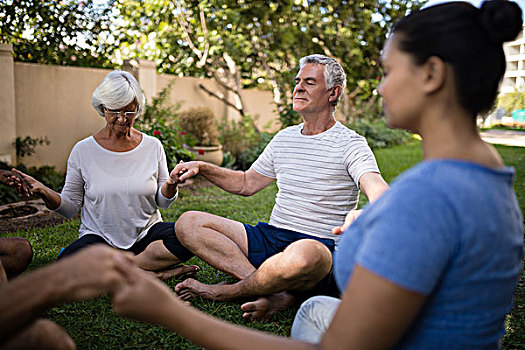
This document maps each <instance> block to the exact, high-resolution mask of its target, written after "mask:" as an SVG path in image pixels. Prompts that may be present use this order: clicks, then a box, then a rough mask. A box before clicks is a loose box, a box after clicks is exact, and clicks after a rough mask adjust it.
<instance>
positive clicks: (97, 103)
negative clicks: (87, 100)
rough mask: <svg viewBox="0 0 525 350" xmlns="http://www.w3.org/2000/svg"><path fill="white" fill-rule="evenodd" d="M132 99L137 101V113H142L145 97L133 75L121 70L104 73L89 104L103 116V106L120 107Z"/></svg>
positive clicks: (109, 107)
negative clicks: (104, 75)
mask: <svg viewBox="0 0 525 350" xmlns="http://www.w3.org/2000/svg"><path fill="white" fill-rule="evenodd" d="M133 101H135V102H136V103H137V106H138V108H139V114H142V113H144V105H145V104H146V98H145V97H144V93H143V92H142V90H141V88H140V85H139V83H138V82H137V80H136V79H135V78H134V77H133V75H131V74H130V73H128V72H124V71H121V70H115V71H113V72H110V73H109V74H108V75H106V77H105V78H104V80H102V82H101V83H100V85H99V86H98V87H97V88H96V89H95V91H94V92H93V96H92V98H91V104H92V105H93V107H94V108H95V109H96V110H97V112H98V114H100V115H101V116H104V107H106V108H107V109H122V108H124V107H126V106H127V105H129V104H130V103H131V102H133Z"/></svg>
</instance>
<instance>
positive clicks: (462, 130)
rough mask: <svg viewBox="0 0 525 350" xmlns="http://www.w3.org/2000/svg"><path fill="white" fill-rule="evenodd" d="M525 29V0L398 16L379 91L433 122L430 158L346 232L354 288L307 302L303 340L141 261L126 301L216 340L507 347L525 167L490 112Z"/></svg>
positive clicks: (123, 305) (199, 338) (398, 115)
mask: <svg viewBox="0 0 525 350" xmlns="http://www.w3.org/2000/svg"><path fill="white" fill-rule="evenodd" d="M521 28H522V17H521V10H520V8H519V6H518V5H517V4H516V3H513V2H509V1H504V0H493V1H486V2H484V3H483V4H482V6H481V8H479V9H478V8H476V7H474V6H472V5H471V4H470V3H466V2H448V3H442V4H438V5H434V6H427V7H426V8H425V9H423V10H421V11H418V12H414V13H413V14H411V15H409V16H407V17H405V18H404V19H402V20H401V21H400V22H398V23H397V24H396V25H395V26H394V28H393V31H392V34H391V35H390V37H389V39H388V40H387V43H386V44H385V47H384V50H383V54H382V57H381V62H382V65H383V68H384V73H385V76H384V79H383V81H382V82H381V85H380V86H379V89H378V91H379V93H380V94H381V95H382V96H383V100H384V106H385V112H386V116H387V123H388V124H389V125H390V126H391V127H394V128H402V129H406V130H410V131H412V132H415V133H418V134H419V135H421V137H422V140H423V141H422V147H423V155H424V161H423V162H422V163H421V164H419V165H418V166H416V167H414V168H413V169H411V170H409V171H407V172H406V173H405V174H403V175H402V176H400V177H399V178H398V179H397V180H396V181H395V182H394V183H393V184H392V186H391V189H390V190H389V191H387V192H386V193H385V194H383V195H382V197H381V198H379V199H378V200H377V201H376V202H375V203H374V204H373V205H371V206H370V207H368V208H366V209H365V210H364V211H363V214H362V215H361V216H360V217H359V218H357V220H356V221H355V222H354V223H353V224H352V225H351V226H350V227H349V228H348V230H346V231H345V232H344V234H343V236H342V238H341V241H340V245H339V248H338V251H337V253H336V258H335V276H336V280H337V282H338V285H339V288H340V289H341V290H344V292H343V295H342V298H341V300H339V299H334V298H327V297H315V298H314V299H310V300H308V301H307V302H306V303H305V304H303V306H302V307H301V309H300V310H299V312H298V315H297V317H296V320H295V322H294V326H293V330H292V337H295V338H299V339H301V340H303V341H299V340H297V339H284V338H279V337H276V336H269V335H265V334H263V333H258V332H256V331H251V330H246V329H241V328H239V327H235V326H232V325H228V324H226V323H224V322H221V321H217V320H214V319H212V318H211V317H210V316H207V315H204V314H202V313H200V312H198V311H196V310H194V309H192V308H189V307H186V306H184V305H182V303H181V302H180V301H178V300H177V299H176V298H174V297H173V296H172V295H171V293H170V292H169V291H168V290H167V289H166V288H163V287H162V285H161V284H159V283H157V282H156V281H154V280H152V279H147V278H146V277H145V276H143V275H142V274H141V273H140V271H139V270H136V269H133V268H132V267H131V266H123V267H122V270H123V271H124V272H125V273H126V274H128V275H129V277H128V278H129V280H130V284H129V286H125V287H124V288H122V290H121V291H120V292H118V293H116V294H115V296H114V306H115V310H116V311H117V312H119V313H121V314H123V315H126V316H129V317H134V318H138V319H141V320H144V321H148V322H153V323H158V324H161V325H163V326H165V327H167V328H170V329H173V330H175V331H177V332H178V333H180V334H181V335H183V336H185V337H187V338H189V339H190V340H192V341H195V342H197V343H199V344H200V345H203V346H205V347H207V348H211V349H214V348H239V349H246V348H250V349H270V348H272V349H281V348H305V349H311V348H312V349H313V348H319V347H320V348H323V349H325V348H326V349H336V348H337V349H338V348H348V349H350V348H352V349H353V348H356V349H389V348H401V349H433V348H435V349H472V348H477V349H497V348H499V347H500V339H501V337H502V335H503V333H504V320H505V316H506V314H507V313H508V312H509V311H510V309H511V304H512V296H513V293H514V290H515V287H516V284H517V280H518V276H519V271H520V268H521V260H522V251H523V223H522V214H521V212H520V209H519V206H518V203H517V200H516V196H515V193H514V191H513V188H512V183H513V176H514V170H513V169H511V168H508V167H505V165H504V164H503V161H502V159H501V157H500V156H499V155H498V153H497V152H496V151H495V149H494V148H493V147H492V146H490V145H488V144H487V143H485V142H483V141H482V139H481V138H480V136H479V133H478V130H477V127H476V117H477V115H478V114H480V113H485V112H488V111H489V109H490V108H491V106H492V104H493V103H494V100H495V98H496V95H497V91H498V86H499V83H500V81H501V79H502V77H503V74H504V72H505V55H504V52H503V48H502V44H503V43H504V42H505V41H510V40H512V39H514V38H515V37H516V36H517V34H518V33H519V32H520V30H521ZM152 295H154V297H151V296H152ZM148 301H149V303H148ZM315 343H318V344H315Z"/></svg>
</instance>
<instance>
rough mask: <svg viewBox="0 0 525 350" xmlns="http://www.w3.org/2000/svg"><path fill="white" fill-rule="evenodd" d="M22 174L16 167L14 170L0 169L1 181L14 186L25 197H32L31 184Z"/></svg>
mask: <svg viewBox="0 0 525 350" xmlns="http://www.w3.org/2000/svg"><path fill="white" fill-rule="evenodd" d="M20 174H23V173H21V172H19V171H18V170H16V169H13V170H12V171H8V170H0V183H3V184H6V185H8V186H10V187H13V188H14V189H16V190H17V191H18V192H20V194H22V195H23V196H25V197H30V196H31V194H32V192H31V185H30V184H29V183H28V181H26V180H25V179H24V177H23V176H22V175H20ZM23 175H25V174H23ZM26 176H27V175H26Z"/></svg>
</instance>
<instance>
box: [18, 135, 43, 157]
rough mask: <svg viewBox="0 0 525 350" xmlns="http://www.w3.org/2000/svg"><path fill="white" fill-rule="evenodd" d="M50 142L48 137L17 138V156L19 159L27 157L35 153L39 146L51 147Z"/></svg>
mask: <svg viewBox="0 0 525 350" xmlns="http://www.w3.org/2000/svg"><path fill="white" fill-rule="evenodd" d="M49 144H50V142H49V140H48V139H47V137H31V136H26V137H24V138H22V137H20V136H19V137H17V138H16V140H15V148H16V155H17V156H18V157H26V156H30V155H32V154H33V153H35V148H37V147H38V146H44V145H46V146H47V145H49Z"/></svg>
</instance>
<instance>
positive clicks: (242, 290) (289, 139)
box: [172, 55, 388, 319]
mask: <svg viewBox="0 0 525 350" xmlns="http://www.w3.org/2000/svg"><path fill="white" fill-rule="evenodd" d="M299 64H300V70H299V73H298V74H297V76H296V78H295V83H296V85H295V88H294V91H293V109H294V110H295V111H297V112H299V114H300V115H301V116H302V119H303V123H301V124H299V125H295V126H291V127H288V128H286V129H284V130H282V131H280V132H279V133H278V134H277V135H276V136H275V137H274V138H273V140H272V141H271V142H270V143H269V144H268V146H267V147H266V149H265V150H264V151H263V153H262V154H261V155H260V156H259V158H258V159H257V161H256V162H255V163H254V164H253V165H252V166H251V168H250V169H249V170H247V171H245V172H243V171H234V170H229V169H225V168H220V167H217V166H215V165H213V164H209V163H205V162H199V161H196V162H189V163H184V164H179V165H177V166H176V167H175V169H174V170H173V172H172V174H179V173H180V172H184V174H183V175H181V177H180V180H182V181H184V180H185V179H187V178H189V177H192V176H195V175H197V174H201V175H203V176H204V177H205V178H207V179H208V180H210V181H211V182H212V183H214V184H215V185H217V186H218V187H220V188H222V189H224V190H226V191H228V192H231V193H234V194H239V195H242V196H251V195H253V194H254V193H256V192H258V191H260V190H262V189H263V188H265V187H266V186H268V185H269V184H270V183H271V182H273V181H274V180H276V181H277V186H278V188H279V191H278V193H277V196H276V199H275V206H274V208H273V211H272V214H271V218H270V222H269V223H263V222H259V223H258V224H257V225H256V226H252V225H248V224H243V223H240V222H236V221H233V220H229V219H226V218H222V217H219V216H216V215H211V214H208V213H204V212H196V211H190V212H186V213H184V214H182V215H181V217H180V218H179V219H178V220H177V222H176V224H175V231H176V233H177V236H178V238H179V240H180V242H181V243H182V244H183V245H184V246H185V247H186V248H187V249H188V252H187V254H186V255H185V256H180V258H181V259H183V260H185V259H188V258H190V257H191V256H192V255H193V254H195V255H197V256H198V257H199V258H201V259H202V260H204V261H206V262H207V263H208V264H210V265H212V266H213V267H215V268H217V269H219V270H221V271H224V272H226V273H228V274H230V275H231V276H233V277H235V278H237V279H239V282H237V283H234V284H224V283H221V284H216V285H208V284H203V283H201V282H198V281H197V280H195V279H191V278H190V279H186V280H185V281H183V282H181V283H179V284H178V285H177V286H176V287H175V292H176V293H177V294H179V295H180V296H181V297H182V298H183V299H188V298H191V297H193V296H201V297H204V298H209V299H214V300H230V299H234V298H241V297H250V296H257V297H258V299H257V300H255V301H251V302H247V303H245V304H243V305H242V306H241V309H242V310H243V311H245V313H244V317H245V318H248V319H257V318H263V317H267V316H269V315H271V314H272V313H274V312H276V311H278V310H280V309H282V308H284V307H287V306H289V305H290V304H291V303H292V302H293V301H294V299H295V297H294V295H298V294H299V295H300V294H301V293H304V292H309V293H312V294H328V295H330V294H332V295H333V294H335V293H337V289H336V288H335V285H334V284H333V283H332V282H333V279H332V277H331V270H332V253H333V252H334V249H335V246H336V241H337V235H336V234H337V233H340V232H341V229H342V227H343V226H344V225H349V224H350V222H351V221H352V220H353V218H355V216H356V215H357V214H356V212H355V211H354V209H355V208H356V205H357V202H358V197H359V191H360V190H362V191H363V192H364V194H365V195H366V196H367V197H368V199H369V201H371V202H373V201H374V200H376V199H377V198H378V197H379V196H380V195H381V194H382V193H383V192H384V191H385V190H386V189H387V188H388V185H387V184H386V182H385V181H384V180H383V178H382V177H381V175H380V173H379V169H378V166H377V163H376V160H375V158H374V155H373V153H372V151H371V150H370V148H369V147H368V144H367V142H366V140H365V139H364V138H363V137H362V136H360V135H358V134H357V133H355V132H354V131H352V130H350V129H348V128H347V127H345V126H344V125H342V124H341V123H340V122H338V121H336V120H335V116H334V112H335V108H336V106H337V103H338V101H339V99H340V97H341V95H342V94H343V91H344V87H345V82H346V76H345V73H344V71H343V68H342V67H341V65H340V64H339V63H338V62H337V61H336V60H335V59H333V58H329V57H326V56H322V55H311V56H307V57H303V58H302V59H301V60H300V62H299ZM345 218H347V221H346V223H345ZM334 227H335V229H334Z"/></svg>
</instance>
